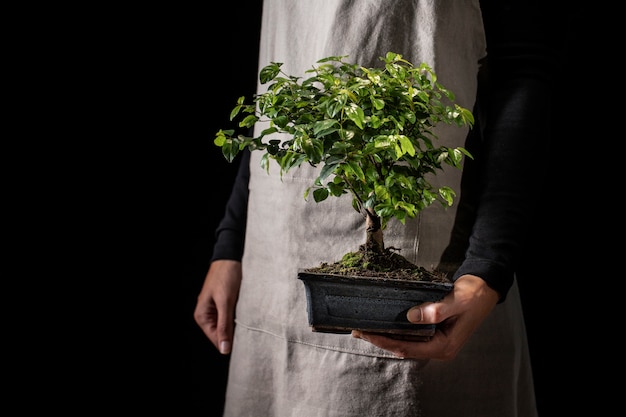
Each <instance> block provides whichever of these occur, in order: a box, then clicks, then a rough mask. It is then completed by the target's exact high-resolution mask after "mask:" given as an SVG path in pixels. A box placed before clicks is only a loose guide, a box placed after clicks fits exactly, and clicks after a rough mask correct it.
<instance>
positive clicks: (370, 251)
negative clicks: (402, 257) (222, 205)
mask: <svg viewBox="0 0 626 417" xmlns="http://www.w3.org/2000/svg"><path fill="white" fill-rule="evenodd" d="M346 58H347V56H331V57H327V58H324V59H321V60H319V61H318V62H317V66H313V67H312V68H311V69H310V70H308V71H306V74H307V75H308V74H310V75H311V76H310V77H309V78H306V79H303V78H302V77H296V76H293V75H288V74H285V73H283V72H282V71H281V66H282V64H281V63H277V62H272V63H271V64H270V65H268V66H266V67H264V68H263V69H262V70H261V72H260V81H261V83H262V84H266V83H270V84H269V86H268V88H267V91H266V92H265V93H263V94H258V95H256V96H254V98H253V99H252V100H251V101H248V102H247V101H246V99H245V97H240V98H239V100H238V101H237V105H236V106H235V107H234V108H233V109H232V111H231V114H230V119H231V120H234V119H237V118H239V119H240V121H239V127H241V128H251V127H252V126H254V125H255V124H256V123H257V122H258V121H260V120H266V121H269V127H268V128H267V129H265V130H263V131H261V132H260V133H259V134H258V136H256V137H249V136H245V135H235V131H234V130H219V131H218V132H217V134H216V137H215V144H216V145H217V146H219V147H221V149H222V152H223V154H224V156H225V157H226V159H227V160H228V161H233V159H234V158H235V157H236V155H237V154H238V153H239V152H240V151H242V150H243V149H246V148H247V149H249V150H251V151H263V152H264V154H263V157H262V159H261V166H262V167H263V168H265V169H266V170H269V169H270V160H272V159H273V160H275V161H276V162H277V163H278V165H279V167H280V171H281V175H282V174H283V173H285V172H287V171H289V170H290V169H293V168H296V167H298V166H300V165H301V164H303V163H307V164H311V165H313V166H319V167H321V169H320V171H319V176H318V177H317V178H316V179H315V181H314V183H313V184H311V185H310V186H309V187H308V188H307V189H306V190H305V191H304V198H309V197H310V196H311V195H312V197H313V199H314V200H315V202H317V203H319V202H322V201H324V200H326V199H327V198H329V197H340V196H342V195H344V194H347V193H349V194H351V196H352V206H353V207H354V209H355V210H356V211H357V212H359V213H361V214H362V215H363V217H364V225H365V228H366V242H365V245H362V246H361V247H360V249H361V250H360V251H359V252H354V253H350V254H346V256H344V261H346V262H347V261H351V262H352V263H353V264H356V263H358V264H359V265H360V266H363V264H367V265H369V266H368V267H369V268H373V265H374V264H375V263H376V262H374V260H380V259H381V258H386V259H388V260H389V259H394V257H393V255H395V256H399V255H397V254H395V253H393V255H392V252H391V251H390V250H389V249H387V248H385V244H384V239H383V231H384V229H385V227H386V225H387V223H388V222H389V221H390V220H391V219H392V218H395V219H397V220H399V221H400V222H402V223H403V224H404V223H405V221H406V220H407V218H414V217H416V216H417V214H418V213H419V212H420V211H421V210H423V209H424V208H426V207H428V206H430V205H431V204H433V203H435V202H439V203H441V204H443V205H445V206H450V205H452V203H453V199H454V197H455V196H456V194H455V192H454V190H452V189H451V188H449V187H447V186H443V187H440V188H438V189H435V188H434V187H433V186H432V185H431V183H430V182H429V181H428V176H429V175H430V174H436V173H437V171H439V170H443V167H444V164H447V165H450V166H453V167H457V168H460V167H461V162H462V159H463V156H464V155H465V156H467V157H471V155H470V153H469V152H468V151H467V150H466V149H464V148H462V147H456V148H448V147H445V146H436V145H435V140H436V139H437V137H436V135H435V133H434V132H433V128H434V127H435V126H437V125H438V124H439V123H446V124H453V125H457V126H459V127H462V126H469V127H471V126H473V123H474V118H473V115H472V113H471V112H470V111H469V110H468V109H465V108H463V107H461V106H459V105H458V104H456V103H455V102H454V99H455V98H454V94H453V93H452V92H451V91H449V90H447V89H446V88H444V87H443V86H442V85H441V84H440V83H438V82H437V76H436V74H435V73H434V71H433V70H432V69H431V68H430V67H429V66H428V65H427V64H426V63H422V64H420V65H419V66H414V65H413V64H412V63H410V62H409V61H407V60H405V59H403V57H402V55H400V54H397V53H393V52H388V53H387V54H386V56H385V57H381V61H383V63H384V65H382V66H381V67H380V68H365V67H362V66H360V65H358V64H354V63H349V62H347V61H346ZM277 133H283V134H286V135H287V138H286V139H285V137H284V136H283V138H282V139H278V138H276V137H272V135H274V134H277ZM407 262H408V261H407ZM367 265H366V266H367ZM404 266H406V264H405V265H404Z"/></svg>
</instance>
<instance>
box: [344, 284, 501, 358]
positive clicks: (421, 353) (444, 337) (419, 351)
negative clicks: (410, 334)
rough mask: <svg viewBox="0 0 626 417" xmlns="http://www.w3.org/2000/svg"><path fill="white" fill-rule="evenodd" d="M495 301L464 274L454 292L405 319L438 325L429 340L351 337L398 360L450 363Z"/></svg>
mask: <svg viewBox="0 0 626 417" xmlns="http://www.w3.org/2000/svg"><path fill="white" fill-rule="evenodd" d="M498 299H499V295H498V293H497V292H496V291H495V290H493V289H492V288H490V287H489V286H488V285H487V283H486V282H485V281H483V280H482V279H481V278H479V277H477V276H474V275H463V276H462V277H460V278H459V279H458V280H457V281H456V282H455V284H454V289H453V290H452V291H451V292H450V293H449V294H448V295H447V296H446V297H444V298H443V299H442V300H441V301H440V302H436V303H424V304H421V305H419V306H415V307H413V308H411V309H410V310H409V311H408V313H407V319H408V320H409V321H410V322H411V323H416V324H434V323H440V324H439V325H438V326H437V331H436V333H435V335H434V336H433V337H432V339H431V340H429V341H427V342H423V341H421V342H415V341H406V340H397V339H392V338H389V337H385V336H381V335H379V334H372V333H365V332H360V331H356V330H355V331H353V332H352V336H353V337H355V338H359V339H363V340H365V341H367V342H370V343H372V344H373V345H375V346H378V347H379V348H381V349H385V350H388V351H390V352H391V353H393V354H394V355H396V356H398V357H401V358H406V359H435V360H441V361H450V360H452V359H454V358H456V356H457V354H458V353H459V352H460V351H461V349H462V348H463V346H464V345H465V343H466V342H467V340H468V339H469V338H470V336H471V335H472V334H473V333H474V331H475V330H476V329H477V328H478V327H479V326H480V324H481V323H482V322H483V320H484V319H485V318H486V317H487V316H488V315H489V313H490V312H491V310H492V309H493V308H494V307H495V305H496V304H497V302H498Z"/></svg>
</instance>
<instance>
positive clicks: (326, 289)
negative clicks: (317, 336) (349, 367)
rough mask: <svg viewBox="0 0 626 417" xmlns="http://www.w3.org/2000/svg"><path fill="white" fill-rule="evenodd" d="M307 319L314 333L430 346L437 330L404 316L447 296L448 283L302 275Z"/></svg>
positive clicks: (303, 273)
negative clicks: (364, 334)
mask: <svg viewBox="0 0 626 417" xmlns="http://www.w3.org/2000/svg"><path fill="white" fill-rule="evenodd" d="M298 279H300V280H302V282H303V283H304V287H305V291H306V299H307V313H308V318H309V324H310V326H311V329H312V330H313V331H315V332H330V333H350V332H351V331H352V330H353V329H358V330H363V331H368V332H374V333H382V334H385V335H387V336H390V337H395V338H400V339H409V340H428V339H430V338H431V337H432V336H433V335H434V333H435V330H436V326H437V325H435V324H413V323H410V322H409V321H408V320H407V318H406V313H407V311H408V310H409V309H410V308H411V307H413V306H416V305H419V304H422V303H424V302H427V301H439V300H441V299H442V298H443V297H444V296H445V295H446V294H448V293H449V292H450V291H451V290H452V288H453V284H452V283H451V282H430V281H415V280H414V281H405V280H396V279H381V278H368V277H350V276H343V275H334V274H325V273H311V272H305V271H300V272H299V273H298Z"/></svg>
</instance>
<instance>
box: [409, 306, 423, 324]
mask: <svg viewBox="0 0 626 417" xmlns="http://www.w3.org/2000/svg"><path fill="white" fill-rule="evenodd" d="M406 319H407V320H408V321H410V322H411V323H418V322H420V321H422V309H421V308H413V309H411V310H409V311H408V313H406Z"/></svg>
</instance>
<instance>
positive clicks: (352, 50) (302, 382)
mask: <svg viewBox="0 0 626 417" xmlns="http://www.w3.org/2000/svg"><path fill="white" fill-rule="evenodd" d="M387 51H393V52H397V53H400V54H402V55H403V56H404V57H405V58H406V59H408V60H409V61H411V62H413V63H415V64H418V63H420V62H422V61H425V62H427V63H429V64H430V65H431V66H432V67H433V68H434V69H435V71H436V73H437V74H438V76H439V81H440V82H441V83H442V84H443V85H444V86H446V87H447V88H449V89H450V90H452V91H453V92H454V93H455V94H456V97H457V101H458V102H459V103H460V104H461V105H463V106H465V107H467V108H469V109H471V108H472V107H473V104H474V99H475V96H476V73H477V71H478V61H479V60H480V58H482V57H483V56H484V55H485V40H484V32H483V25H482V18H481V13H480V9H479V5H478V1H477V0H430V1H413V0H391V1H390V0H384V1H383V0H359V1H350V0H264V10H263V20H262V36H261V44H260V58H259V64H260V66H265V65H267V64H268V63H270V62H272V61H273V62H283V63H285V65H284V66H283V68H284V70H285V71H286V72H287V73H288V74H302V75H304V71H305V70H307V69H309V68H310V67H311V65H312V64H313V63H314V62H315V61H317V60H318V59H320V58H322V57H325V56H329V55H349V60H350V61H352V62H359V63H361V64H363V65H366V66H378V65H380V61H379V59H378V58H379V57H380V56H383V55H384V54H385V53H386V52H387ZM264 88H265V86H261V85H260V86H259V91H263V89H264ZM263 127H265V126H263ZM257 128H258V129H259V128H262V127H261V126H258V127H257ZM438 135H439V137H440V141H441V142H442V143H445V144H446V145H448V146H463V145H464V141H465V137H466V135H467V130H466V129H460V128H458V127H449V126H446V127H444V128H442V129H439V130H438ZM260 156H261V155H260V154H259V155H257V154H256V153H255V152H253V153H252V157H251V161H250V184H249V187H250V196H249V206H248V222H247V231H246V242H245V253H244V257H243V281H242V287H241V293H240V297H239V301H238V306H237V312H236V332H235V339H234V344H233V351H232V355H231V359H230V370H229V379H228V389H227V394H226V404H225V416H237V417H242V416H260V417H270V416H294V417H314V416H319V417H331V416H338V417H339V416H341V417H348V416H359V417H363V416H394V417H401V416H422V415H424V416H432V417H447V416H454V417H459V416H463V417H471V416H477V417H478V416H480V417H491V416H493V417H513V416H518V417H534V416H535V415H536V412H535V411H534V410H535V401H534V394H533V390H532V379H531V374H530V367H529V361H528V352H527V342H526V336H525V329H524V327H523V326H524V324H523V320H522V314H521V306H520V301H519V294H518V292H517V287H515V286H514V287H513V288H512V289H511V292H510V293H509V295H508V297H507V301H506V302H505V303H503V304H501V305H498V306H497V307H496V308H495V310H494V311H493V313H492V314H491V316H490V317H489V318H488V319H487V321H486V322H485V323H484V325H483V326H482V327H481V328H480V329H478V331H477V332H476V334H475V335H474V336H473V337H472V339H471V340H470V341H469V342H468V344H467V345H466V346H465V348H464V349H463V351H462V352H461V354H460V355H459V356H458V358H457V359H456V360H455V361H453V362H448V363H438V362H437V363H436V362H425V361H415V360H401V359H397V358H395V357H394V356H392V355H391V354H389V353H388V352H386V351H383V350H381V349H378V348H376V347H374V346H372V345H371V344H369V343H367V342H364V341H362V340H358V339H353V338H352V337H351V336H350V335H334V334H325V333H315V332H312V331H311V329H310V327H309V325H308V321H307V310H306V299H305V292H304V286H303V284H302V282H301V281H299V280H298V279H297V278H296V276H297V271H298V269H299V268H304V267H309V266H314V265H317V264H318V263H320V262H322V261H326V262H333V261H336V260H338V258H339V257H340V256H341V255H343V254H344V253H346V252H348V251H353V250H356V249H357V247H358V245H359V244H361V243H363V242H364V239H365V230H364V224H363V218H362V217H361V216H360V215H359V214H358V213H357V212H356V211H354V209H353V208H352V206H351V201H350V198H349V197H348V196H345V197H342V198H334V197H331V198H329V199H328V200H326V201H324V202H321V203H315V202H314V201H313V200H312V198H310V199H309V201H305V199H304V197H303V194H304V191H305V189H306V188H307V187H308V186H309V185H311V184H312V182H313V179H314V178H315V177H316V173H315V172H316V170H315V169H314V168H312V167H309V166H303V167H301V168H299V169H296V170H293V171H291V172H289V173H287V174H285V175H284V176H283V177H282V178H281V177H280V175H279V174H280V173H279V169H278V165H276V164H272V166H271V168H270V172H269V175H268V174H267V173H266V171H264V170H263V169H261V168H260V165H259V160H260ZM460 178H461V171H460V170H456V169H453V168H450V169H448V170H447V171H446V173H445V175H440V176H439V177H438V179H439V180H440V181H441V182H442V183H445V184H447V185H450V186H452V187H453V188H454V189H455V190H460ZM454 215H455V208H454V207H453V208H448V209H443V208H441V207H439V206H435V205H433V206H432V207H431V208H429V209H427V210H426V211H425V212H424V213H422V215H421V216H420V218H419V219H415V220H413V221H408V222H407V226H406V227H404V226H402V225H399V224H397V222H391V224H390V225H389V227H388V228H387V229H386V230H385V243H386V245H387V246H394V247H397V248H401V253H402V255H404V256H406V257H407V258H409V259H410V260H412V261H413V262H416V263H418V264H420V265H423V266H425V267H429V268H433V267H435V266H436V265H437V263H438V261H439V257H440V256H441V253H442V251H443V250H444V248H445V247H446V245H447V243H448V241H449V236H450V232H451V229H452V225H453V221H454Z"/></svg>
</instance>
